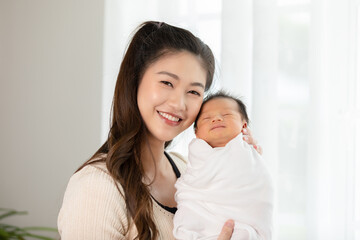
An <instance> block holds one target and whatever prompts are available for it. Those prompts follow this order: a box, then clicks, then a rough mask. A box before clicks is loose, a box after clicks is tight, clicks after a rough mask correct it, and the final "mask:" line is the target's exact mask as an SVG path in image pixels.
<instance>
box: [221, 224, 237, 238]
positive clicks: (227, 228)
mask: <svg viewBox="0 0 360 240" xmlns="http://www.w3.org/2000/svg"><path fill="white" fill-rule="evenodd" d="M233 231H234V221H233V220H227V221H226V223H225V224H224V226H223V228H222V229H221V233H220V235H219V237H218V240H230V238H231V236H232V233H233Z"/></svg>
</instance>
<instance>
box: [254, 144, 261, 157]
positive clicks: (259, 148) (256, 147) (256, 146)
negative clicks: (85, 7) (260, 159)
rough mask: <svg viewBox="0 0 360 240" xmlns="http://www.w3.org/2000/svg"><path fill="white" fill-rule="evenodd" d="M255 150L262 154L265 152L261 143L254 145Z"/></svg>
mask: <svg viewBox="0 0 360 240" xmlns="http://www.w3.org/2000/svg"><path fill="white" fill-rule="evenodd" d="M253 146H254V148H255V150H256V151H257V152H258V153H259V154H260V155H262V154H263V150H262V147H261V146H260V145H253Z"/></svg>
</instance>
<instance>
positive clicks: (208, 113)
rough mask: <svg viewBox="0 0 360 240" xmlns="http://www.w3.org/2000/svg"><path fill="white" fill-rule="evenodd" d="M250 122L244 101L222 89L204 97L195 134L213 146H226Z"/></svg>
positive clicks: (196, 122)
mask: <svg viewBox="0 0 360 240" xmlns="http://www.w3.org/2000/svg"><path fill="white" fill-rule="evenodd" d="M248 122H249V118H248V115H247V113H246V107H245V105H244V103H243V102H242V101H241V100H240V99H238V98H236V97H233V96H231V95H229V94H227V93H224V92H222V91H220V92H217V93H215V94H211V95H209V96H207V97H206V98H205V99H204V102H203V104H202V106H201V109H200V112H199V114H198V116H197V117H196V119H195V123H194V129H195V135H196V137H197V138H200V139H203V140H205V141H206V142H207V143H208V144H209V145H210V146H212V147H224V146H225V145H226V144H227V143H228V142H229V141H230V140H231V139H233V138H234V137H236V136H237V135H238V134H239V133H240V132H241V131H242V129H243V128H246V126H247V124H248Z"/></svg>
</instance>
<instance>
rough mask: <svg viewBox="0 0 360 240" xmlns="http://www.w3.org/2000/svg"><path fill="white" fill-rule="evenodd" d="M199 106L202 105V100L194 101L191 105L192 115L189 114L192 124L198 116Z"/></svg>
mask: <svg viewBox="0 0 360 240" xmlns="http://www.w3.org/2000/svg"><path fill="white" fill-rule="evenodd" d="M201 104H202V98H201V100H200V101H199V100H196V101H194V102H193V103H192V104H191V108H192V114H191V119H192V122H194V121H195V118H196V116H197V115H198V113H199V111H200V108H201Z"/></svg>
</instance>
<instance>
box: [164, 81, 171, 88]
mask: <svg viewBox="0 0 360 240" xmlns="http://www.w3.org/2000/svg"><path fill="white" fill-rule="evenodd" d="M161 83H163V84H165V85H167V86H169V87H172V86H173V85H172V83H171V82H168V81H161Z"/></svg>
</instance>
